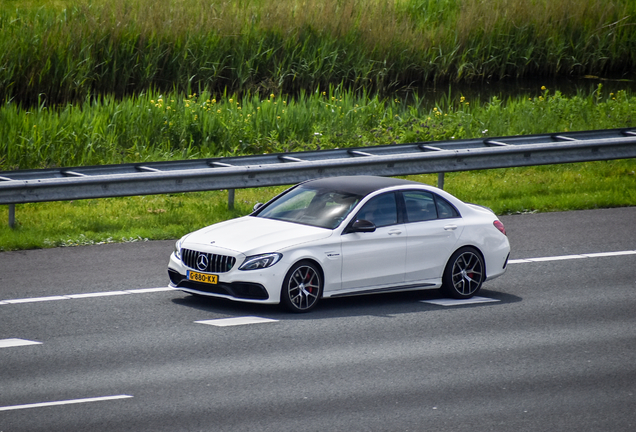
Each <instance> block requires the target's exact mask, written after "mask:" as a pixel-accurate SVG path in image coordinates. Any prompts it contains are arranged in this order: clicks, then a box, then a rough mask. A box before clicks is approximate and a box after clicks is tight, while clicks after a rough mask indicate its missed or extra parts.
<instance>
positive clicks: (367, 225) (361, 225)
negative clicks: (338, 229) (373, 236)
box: [347, 219, 375, 232]
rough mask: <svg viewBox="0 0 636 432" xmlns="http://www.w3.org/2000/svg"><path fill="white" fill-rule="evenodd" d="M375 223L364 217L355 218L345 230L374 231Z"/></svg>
mask: <svg viewBox="0 0 636 432" xmlns="http://www.w3.org/2000/svg"><path fill="white" fill-rule="evenodd" d="M374 231H375V224H374V223H373V222H370V221H368V220H365V219H358V220H356V221H355V222H354V223H353V225H351V228H349V229H348V230H347V232H374Z"/></svg>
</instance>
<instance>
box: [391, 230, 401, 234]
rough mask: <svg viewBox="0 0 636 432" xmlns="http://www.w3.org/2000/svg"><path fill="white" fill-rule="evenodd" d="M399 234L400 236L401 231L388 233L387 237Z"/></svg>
mask: <svg viewBox="0 0 636 432" xmlns="http://www.w3.org/2000/svg"><path fill="white" fill-rule="evenodd" d="M400 234H402V231H398V230H393V231H389V235H400Z"/></svg>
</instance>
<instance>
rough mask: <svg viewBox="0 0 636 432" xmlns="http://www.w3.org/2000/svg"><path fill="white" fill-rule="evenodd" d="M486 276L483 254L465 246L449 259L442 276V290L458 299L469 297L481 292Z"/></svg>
mask: <svg viewBox="0 0 636 432" xmlns="http://www.w3.org/2000/svg"><path fill="white" fill-rule="evenodd" d="M485 278H486V272H485V267H484V260H483V258H482V257H481V254H480V253H479V252H478V251H477V250H476V249H473V248H471V247H464V248H461V249H459V250H457V251H456V252H455V253H454V254H453V255H452V256H451V258H450V260H448V264H447V265H446V269H445V270H444V276H443V277H442V292H443V293H444V294H446V295H447V296H450V297H453V298H456V299H467V298H470V297H472V296H474V295H475V294H477V293H478V292H479V290H480V289H481V285H482V283H483V282H484V279H485Z"/></svg>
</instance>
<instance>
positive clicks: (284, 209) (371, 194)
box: [168, 176, 510, 312]
mask: <svg viewBox="0 0 636 432" xmlns="http://www.w3.org/2000/svg"><path fill="white" fill-rule="evenodd" d="M509 255H510V244H509V243H508V238H507V237H506V231H505V228H504V226H503V224H502V223H501V222H500V221H499V219H497V216H495V214H494V213H493V212H492V211H491V210H490V209H488V208H486V207H482V206H479V205H475V204H468V203H464V202H463V201H461V200H459V199H457V198H455V197H454V196H452V195H450V194H449V193H447V192H444V191H443V190H440V189H437V188H435V187H432V186H427V185H424V184H421V183H417V182H413V181H408V180H400V179H395V178H385V177H372V176H350V177H331V178H322V179H317V180H310V181H306V182H303V183H300V184H298V185H296V186H294V187H292V188H290V189H288V190H286V191H285V192H283V193H281V194H280V195H278V196H276V197H275V198H273V199H272V200H271V201H269V202H268V203H266V204H264V205H261V204H257V205H256V206H255V207H254V212H253V213H252V214H250V215H248V216H244V217H241V218H238V219H233V220H229V221H225V222H221V223H217V224H215V225H211V226H208V227H205V228H202V229H200V230H198V231H195V232H193V233H190V234H187V235H185V236H184V237H182V238H181V239H180V240H179V241H177V243H176V245H175V251H174V253H173V254H172V255H171V256H170V262H169V265H168V274H169V277H170V286H171V287H173V288H177V289H180V290H183V291H185V292H188V293H191V294H197V295H204V296H212V297H222V298H227V299H232V300H238V301H244V302H251V303H282V304H283V305H284V306H286V307H287V308H288V309H289V310H291V311H293V312H306V311H309V310H311V309H313V308H314V307H315V306H316V305H317V304H318V302H319V300H320V299H321V298H327V297H338V296H351V295H358V294H373V293H385V292H389V291H409V290H423V289H437V288H441V290H442V292H443V293H444V294H445V295H446V296H450V297H454V298H459V299H465V298H469V297H472V296H474V295H475V294H477V293H478V292H479V290H480V288H481V286H482V284H483V283H484V282H485V281H486V280H489V279H493V278H495V277H497V276H500V275H502V274H503V273H504V272H505V270H506V264H507V262H508V257H509Z"/></svg>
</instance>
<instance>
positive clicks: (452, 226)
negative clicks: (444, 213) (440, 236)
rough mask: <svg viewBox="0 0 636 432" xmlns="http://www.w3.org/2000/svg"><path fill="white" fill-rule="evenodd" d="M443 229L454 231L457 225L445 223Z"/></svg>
mask: <svg viewBox="0 0 636 432" xmlns="http://www.w3.org/2000/svg"><path fill="white" fill-rule="evenodd" d="M444 229H445V230H446V231H454V230H456V229H457V225H446V226H445V227H444Z"/></svg>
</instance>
